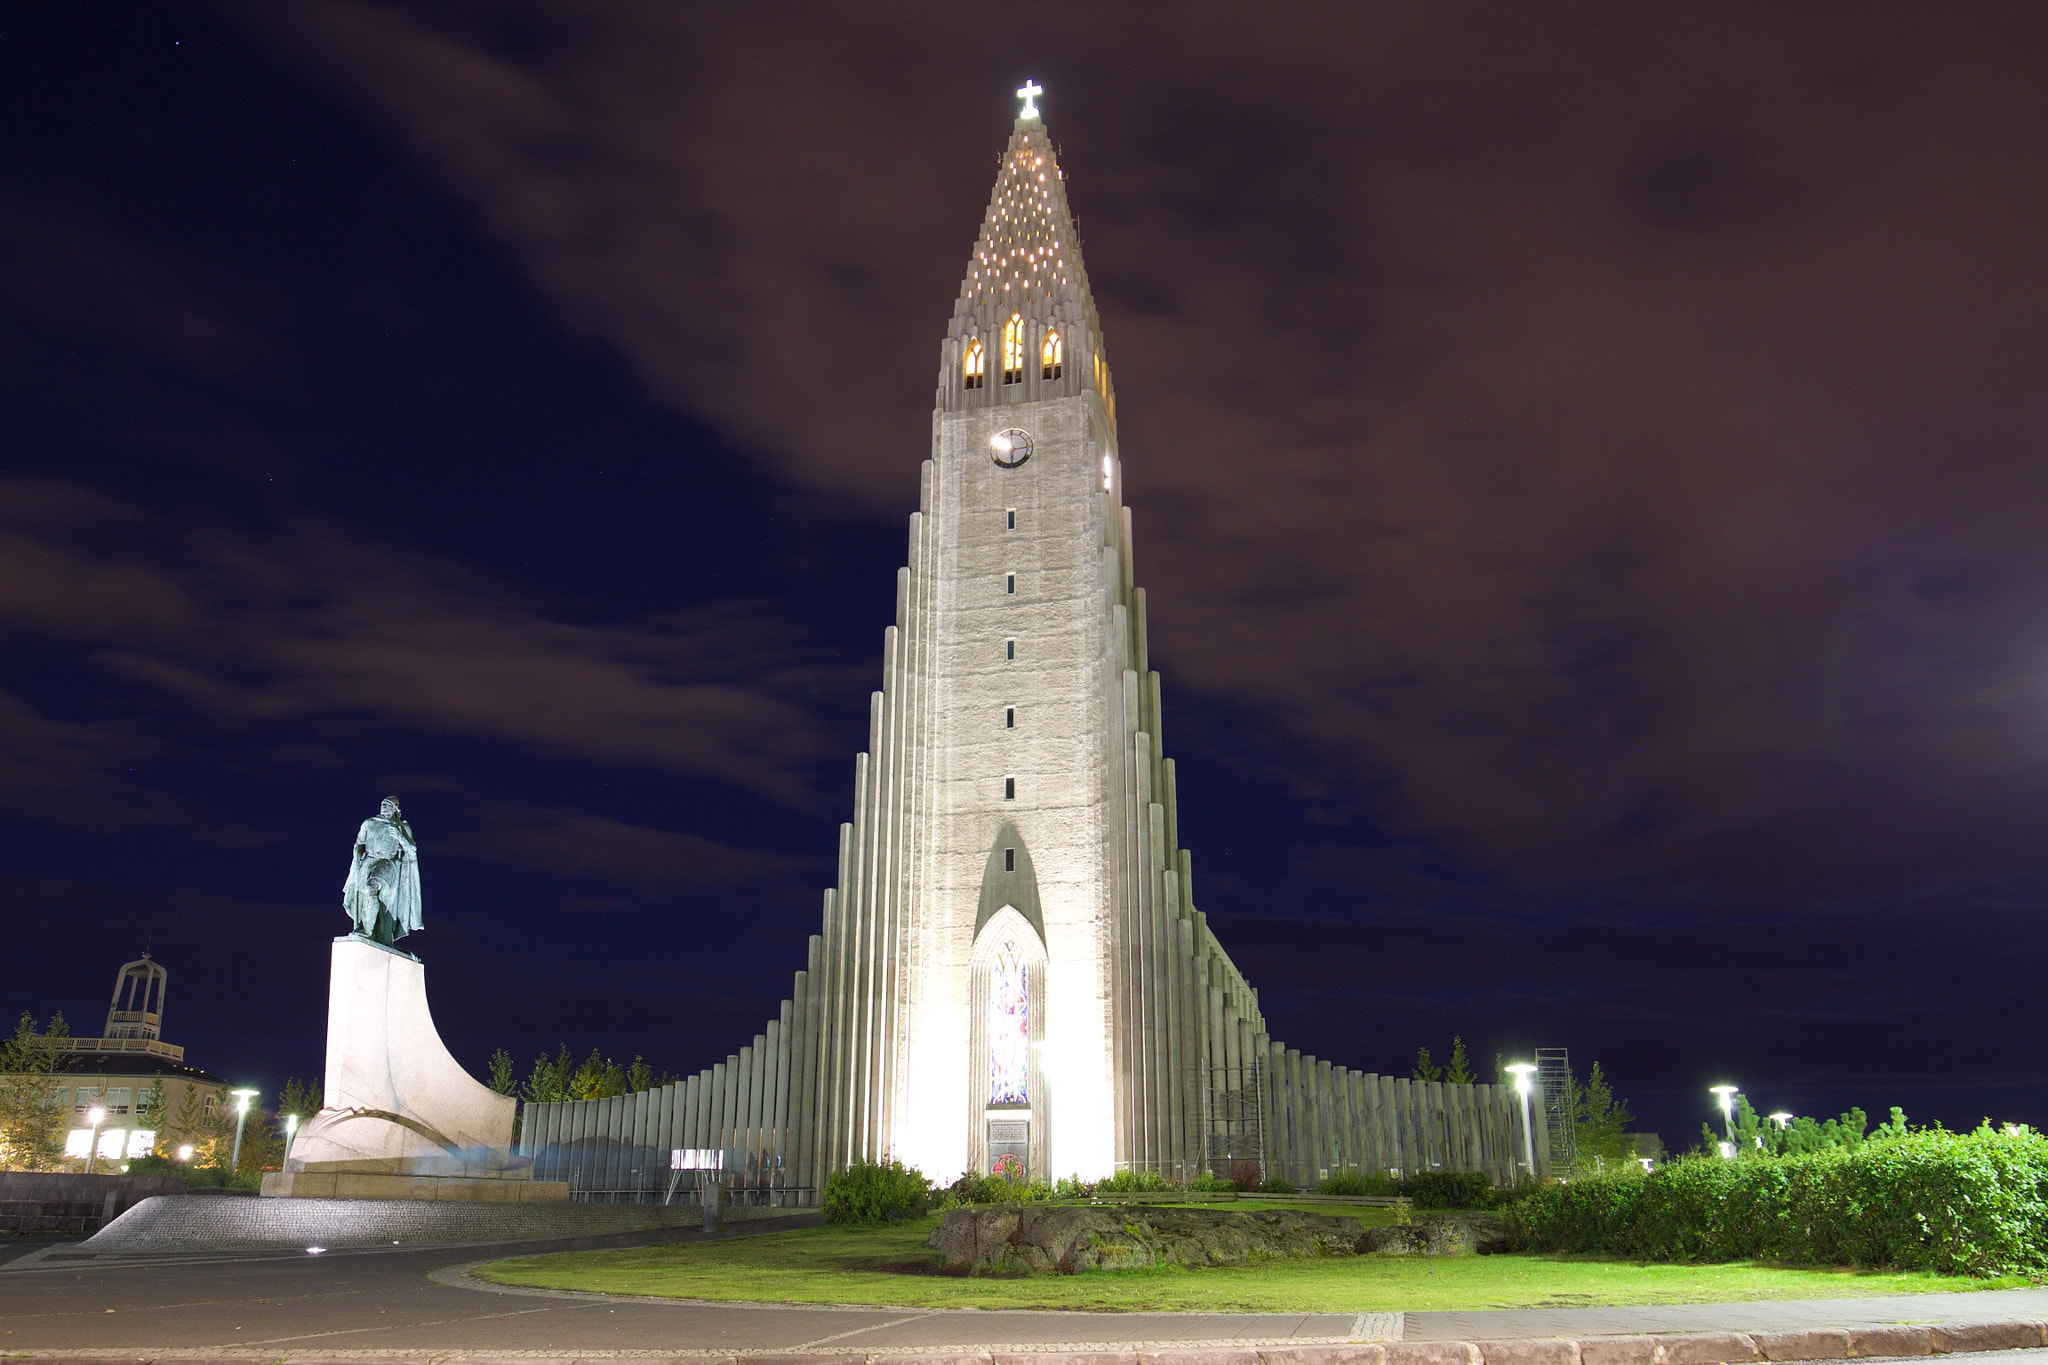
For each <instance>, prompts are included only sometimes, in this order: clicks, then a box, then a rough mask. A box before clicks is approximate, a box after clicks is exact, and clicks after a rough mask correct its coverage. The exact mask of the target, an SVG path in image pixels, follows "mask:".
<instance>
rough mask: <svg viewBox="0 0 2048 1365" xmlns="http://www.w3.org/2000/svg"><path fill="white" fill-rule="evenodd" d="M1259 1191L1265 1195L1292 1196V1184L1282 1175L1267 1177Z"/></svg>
mask: <svg viewBox="0 0 2048 1365" xmlns="http://www.w3.org/2000/svg"><path fill="white" fill-rule="evenodd" d="M1259 1189H1260V1191H1261V1192H1262V1193H1265V1194H1293V1193H1294V1182H1293V1181H1292V1180H1289V1179H1288V1178H1287V1177H1286V1176H1284V1175H1269V1176H1267V1177H1266V1179H1265V1181H1264V1183H1262V1184H1261V1185H1260V1186H1259Z"/></svg>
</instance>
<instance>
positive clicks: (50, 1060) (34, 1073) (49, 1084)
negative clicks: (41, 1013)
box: [0, 1011, 71, 1171]
mask: <svg viewBox="0 0 2048 1365" xmlns="http://www.w3.org/2000/svg"><path fill="white" fill-rule="evenodd" d="M70 1039H71V1030H70V1028H68V1027H67V1026H66V1025H65V1023H64V1016H63V1015H62V1014H53V1015H51V1016H50V1026H49V1028H48V1029H38V1028H37V1027H36V1021H35V1017H34V1016H33V1015H31V1014H28V1013H27V1012H26V1011H24V1012H23V1014H22V1016H21V1019H20V1020H19V1021H18V1022H17V1023H16V1024H15V1026H14V1036H13V1037H11V1038H0V1167H8V1168H12V1169H15V1170H26V1171H40V1170H46V1169H48V1168H50V1167H52V1166H55V1165H56V1164H57V1163H58V1162H60V1161H62V1160H63V1159H64V1130H65V1128H66V1127H67V1126H68V1121H69V1119H70V1117H71V1116H70V1115H69V1114H67V1113H66V1112H64V1110H62V1109H61V1108H59V1107H58V1105H57V1082H58V1080H59V1079H60V1078H61V1077H62V1075H63V1073H62V1072H61V1071H59V1070H58V1068H59V1066H61V1065H62V1063H63V1058H64V1045H65V1044H66V1043H67V1042H69V1041H70Z"/></svg>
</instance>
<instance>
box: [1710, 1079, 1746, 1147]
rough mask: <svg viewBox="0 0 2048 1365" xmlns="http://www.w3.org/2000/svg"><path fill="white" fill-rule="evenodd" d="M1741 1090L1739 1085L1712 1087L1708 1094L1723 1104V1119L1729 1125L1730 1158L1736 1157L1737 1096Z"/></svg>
mask: <svg viewBox="0 0 2048 1365" xmlns="http://www.w3.org/2000/svg"><path fill="white" fill-rule="evenodd" d="M1741 1089H1742V1087H1741V1086H1737V1085H1710V1086H1708V1087H1707V1093H1708V1094H1710V1095H1712V1096H1714V1097H1715V1098H1716V1099H1718V1100H1719V1101H1720V1103H1721V1119H1722V1121H1723V1122H1724V1123H1726V1124H1727V1125H1728V1146H1727V1152H1728V1155H1729V1156H1733V1155H1735V1096H1736V1093H1737V1092H1738V1091H1740V1090H1741Z"/></svg>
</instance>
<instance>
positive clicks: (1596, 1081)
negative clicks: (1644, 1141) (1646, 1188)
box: [1572, 1062, 1636, 1164]
mask: <svg viewBox="0 0 2048 1365" xmlns="http://www.w3.org/2000/svg"><path fill="white" fill-rule="evenodd" d="M1572 1089H1573V1092H1574V1093H1573V1096H1572V1134H1573V1138H1574V1140H1575V1141H1576V1143H1577V1145H1578V1154H1579V1159H1580V1160H1581V1161H1584V1160H1586V1159H1588V1158H1591V1159H1592V1160H1593V1161H1594V1162H1595V1163H1596V1164H1597V1163H1605V1162H1610V1161H1631V1160H1634V1158H1635V1154H1636V1145H1635V1139H1634V1138H1632V1137H1630V1136H1629V1133H1628V1126H1629V1125H1630V1124H1631V1123H1634V1122H1635V1115H1633V1114H1631V1113H1629V1111H1628V1105H1627V1103H1626V1102H1624V1101H1622V1100H1618V1099H1616V1098H1615V1096H1614V1091H1613V1089H1612V1088H1611V1087H1609V1085H1608V1084H1607V1076H1606V1073H1604V1072H1603V1071H1601V1069H1600V1063H1598V1062H1595V1063H1593V1065H1592V1068H1591V1069H1590V1070H1588V1071H1587V1073H1586V1083H1585V1084H1584V1085H1580V1086H1574V1087H1572Z"/></svg>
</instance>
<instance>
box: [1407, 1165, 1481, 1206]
mask: <svg viewBox="0 0 2048 1365" xmlns="http://www.w3.org/2000/svg"><path fill="white" fill-rule="evenodd" d="M1492 1189H1493V1181H1491V1180H1490V1179H1488V1178H1487V1175H1486V1172H1484V1171H1417V1172H1416V1173H1415V1174H1414V1175H1411V1176H1409V1177H1408V1178H1407V1179H1406V1180H1403V1181H1402V1182H1401V1188H1400V1191H1399V1192H1400V1193H1401V1194H1404V1195H1406V1196H1407V1197H1408V1199H1409V1200H1410V1202H1412V1203H1413V1204H1414V1205H1415V1207H1416V1208H1418V1209H1478V1208H1484V1207H1486V1203H1487V1196H1488V1194H1489V1193H1490V1192H1491V1191H1492Z"/></svg>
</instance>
